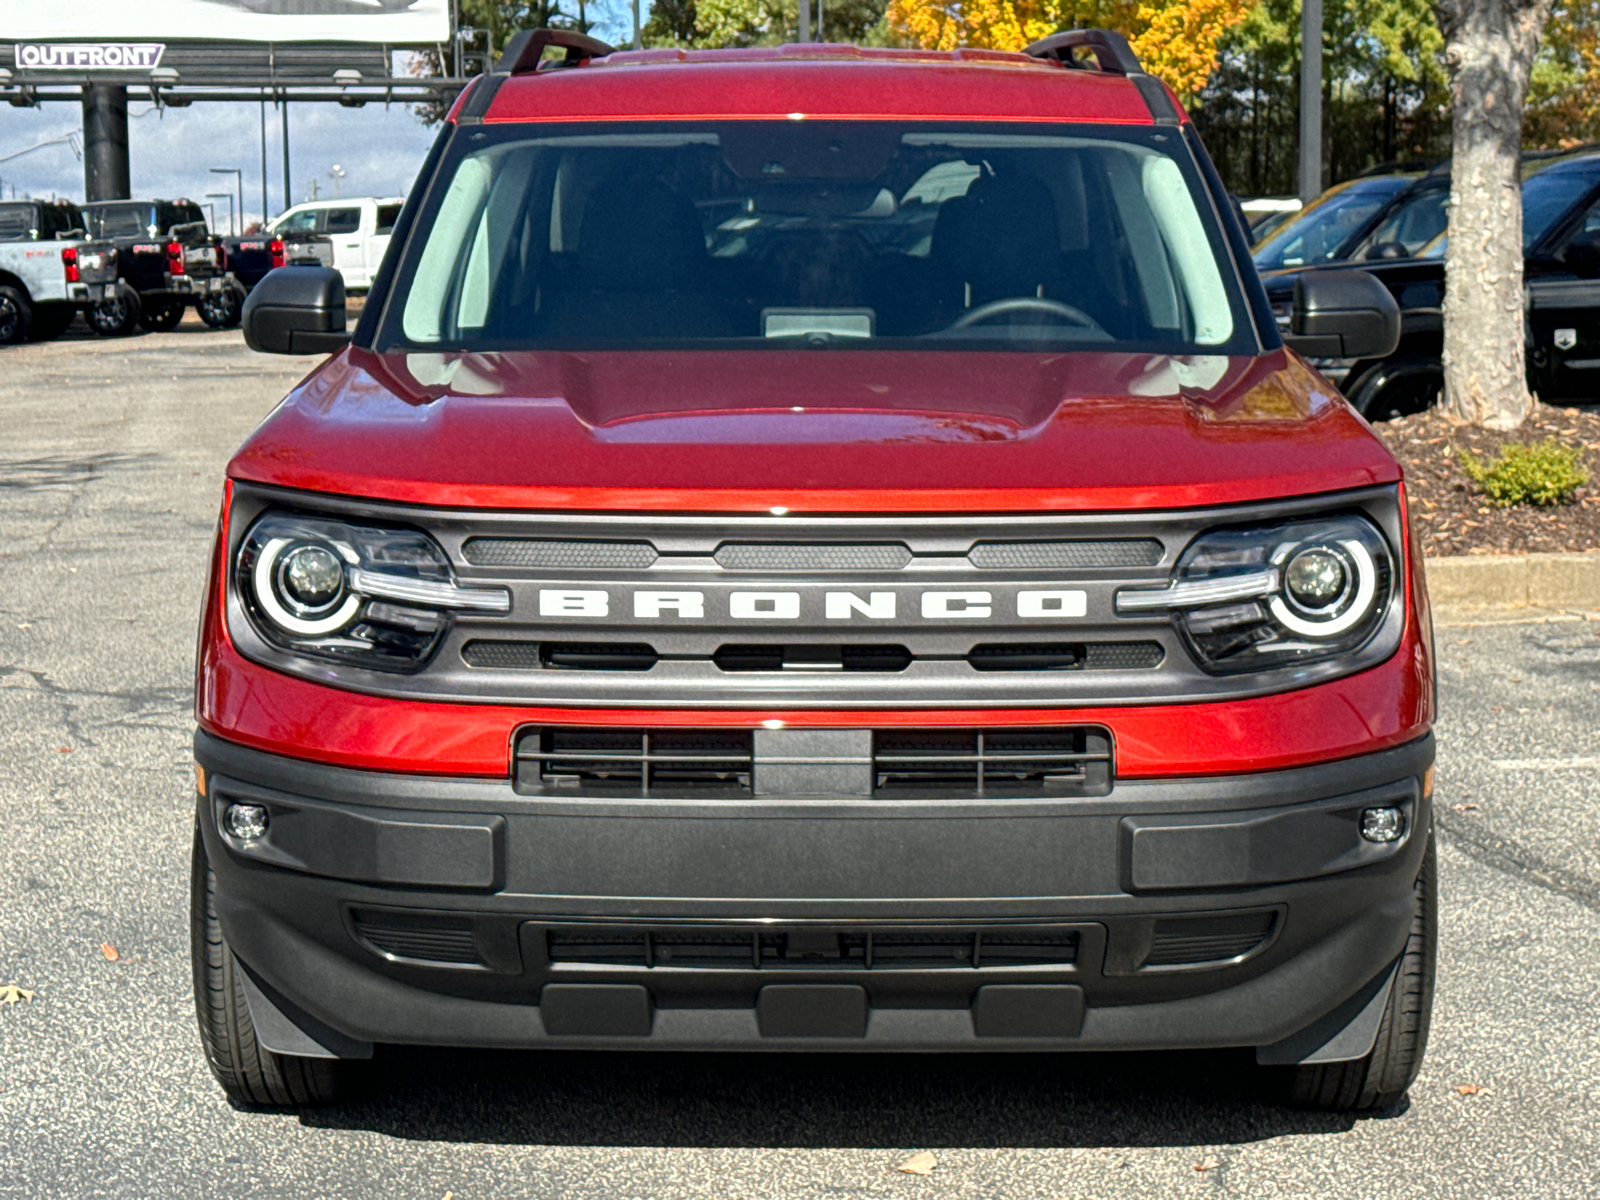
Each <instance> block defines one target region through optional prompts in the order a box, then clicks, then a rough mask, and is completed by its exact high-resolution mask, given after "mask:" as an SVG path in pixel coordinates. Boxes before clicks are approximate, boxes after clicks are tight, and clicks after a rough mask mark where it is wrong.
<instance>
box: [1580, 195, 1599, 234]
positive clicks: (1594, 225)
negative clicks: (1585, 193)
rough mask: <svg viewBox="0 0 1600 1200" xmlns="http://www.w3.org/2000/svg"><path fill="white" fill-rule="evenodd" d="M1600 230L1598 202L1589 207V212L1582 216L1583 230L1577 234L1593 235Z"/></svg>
mask: <svg viewBox="0 0 1600 1200" xmlns="http://www.w3.org/2000/svg"><path fill="white" fill-rule="evenodd" d="M1596 230H1600V202H1596V203H1594V204H1591V205H1590V206H1589V211H1588V212H1586V213H1584V214H1583V228H1582V229H1580V230H1578V232H1579V233H1594V232H1595V231H1596Z"/></svg>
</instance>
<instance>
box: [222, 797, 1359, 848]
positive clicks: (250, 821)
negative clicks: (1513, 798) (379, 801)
mask: <svg viewBox="0 0 1600 1200" xmlns="http://www.w3.org/2000/svg"><path fill="white" fill-rule="evenodd" d="M1375 811H1377V810H1375ZM222 827H223V828H224V829H226V830H227V831H228V833H229V835H230V836H232V837H236V838H238V839H239V840H240V841H241V842H249V841H253V840H254V839H256V838H258V837H260V836H261V835H262V834H263V833H265V832H266V831H267V810H266V809H264V808H262V807H261V805H259V804H230V805H228V808H227V811H226V812H224V813H223V814H222ZM1362 830H1363V832H1365V826H1364V825H1363V827H1362Z"/></svg>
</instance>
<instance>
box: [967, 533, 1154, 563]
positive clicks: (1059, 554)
mask: <svg viewBox="0 0 1600 1200" xmlns="http://www.w3.org/2000/svg"><path fill="white" fill-rule="evenodd" d="M1163 553H1164V550H1163V548H1162V545H1161V543H1160V542H1158V541H1157V540H1156V539H1155V538H1130V539H1128V540H1125V541H1104V542H979V543H978V544H977V545H976V546H974V547H973V548H972V549H971V550H970V551H969V552H968V554H967V561H968V562H970V563H971V564H972V565H973V566H975V567H978V568H981V569H982V570H986V571H1033V570H1050V569H1052V568H1057V567H1065V568H1068V569H1082V568H1087V567H1153V566H1155V565H1156V564H1157V563H1158V562H1160V561H1161V555H1162V554H1163Z"/></svg>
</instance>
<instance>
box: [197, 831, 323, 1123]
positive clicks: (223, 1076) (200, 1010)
mask: <svg viewBox="0 0 1600 1200" xmlns="http://www.w3.org/2000/svg"><path fill="white" fill-rule="evenodd" d="M190 873H191V877H190V914H189V934H190V939H189V950H190V958H191V960H192V962H193V965H194V1003H195V1011H196V1013H197V1014H198V1016H199V1018H200V1041H201V1043H202V1045H204V1046H205V1051H206V1064H207V1065H208V1066H209V1067H210V1068H211V1073H212V1074H213V1075H215V1076H216V1077H217V1082H218V1083H220V1084H221V1085H222V1090H223V1091H224V1092H226V1093H227V1094H228V1099H229V1100H232V1101H233V1102H234V1103H235V1104H243V1105H270V1106H275V1107H280V1108H289V1107H302V1106H307V1105H314V1104H327V1103H329V1102H331V1101H333V1100H334V1099H336V1098H337V1097H338V1095H339V1093H340V1092H341V1091H342V1090H343V1085H344V1084H345V1082H346V1080H347V1077H348V1074H349V1067H350V1064H348V1063H343V1062H340V1061H338V1060H337V1059H331V1058H299V1057H296V1056H293V1055H288V1054H276V1053H274V1052H273V1051H271V1050H268V1049H266V1048H265V1047H264V1046H262V1045H261V1044H260V1043H259V1042H257V1041H256V1029H255V1025H254V1024H252V1023H251V1020H250V1009H249V1008H248V1007H247V1005H246V1003H245V998H244V987H243V984H242V983H241V982H240V976H241V974H242V969H241V968H240V966H239V961H238V959H236V958H234V956H233V951H232V950H230V949H228V943H227V941H226V940H225V939H224V938H223V936H222V926H221V924H220V923H219V922H218V921H217V910H216V903H215V897H216V876H215V875H213V874H212V871H211V864H210V863H209V862H208V861H207V859H206V850H205V845H204V844H203V843H202V842H201V840H200V831H199V829H196V830H195V832H194V853H193V856H192V857H191V859H190Z"/></svg>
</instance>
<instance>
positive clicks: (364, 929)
mask: <svg viewBox="0 0 1600 1200" xmlns="http://www.w3.org/2000/svg"><path fill="white" fill-rule="evenodd" d="M351 916H352V918H353V919H354V921H355V926H356V932H357V933H358V934H359V935H360V936H361V937H362V938H364V939H365V940H366V941H367V942H368V943H370V944H371V945H372V946H373V947H375V948H376V949H377V950H379V951H381V952H382V953H384V954H387V955H390V956H391V957H393V958H404V959H410V960H412V961H415V962H429V963H453V964H457V965H460V966H478V965H481V960H480V959H479V957H478V940H477V938H476V936H475V935H474V934H473V926H472V918H470V917H451V916H443V915H434V914H426V913H418V914H411V913H392V912H378V911H374V910H370V909H357V910H356V911H355V912H353V913H352V914H351Z"/></svg>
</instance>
